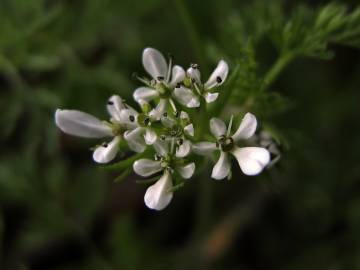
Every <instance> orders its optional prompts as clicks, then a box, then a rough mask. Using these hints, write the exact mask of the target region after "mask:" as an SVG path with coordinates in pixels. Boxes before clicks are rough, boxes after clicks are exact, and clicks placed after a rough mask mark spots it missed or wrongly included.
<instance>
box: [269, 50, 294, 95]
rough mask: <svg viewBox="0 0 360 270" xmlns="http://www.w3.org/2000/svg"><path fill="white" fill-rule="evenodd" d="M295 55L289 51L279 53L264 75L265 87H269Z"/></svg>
mask: <svg viewBox="0 0 360 270" xmlns="http://www.w3.org/2000/svg"><path fill="white" fill-rule="evenodd" d="M294 57H295V55H294V54H293V53H290V52H284V53H282V54H280V56H279V58H278V59H277V61H276V62H275V64H274V65H273V66H272V68H271V69H270V70H269V71H268V73H267V74H266V75H265V79H264V81H265V87H266V88H267V87H269V86H270V85H271V84H272V83H273V82H274V81H275V80H276V78H277V77H278V76H279V74H280V73H281V72H282V71H283V70H284V68H285V67H286V66H287V65H288V64H289V63H290V62H291V61H292V60H293V59H294Z"/></svg>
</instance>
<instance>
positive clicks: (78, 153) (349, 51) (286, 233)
mask: <svg viewBox="0 0 360 270" xmlns="http://www.w3.org/2000/svg"><path fill="white" fill-rule="evenodd" d="M327 3H329V1H283V3H282V4H281V3H280V1H265V0H257V1H230V0H224V1H162V0H147V1H130V0H124V1H117V0H102V1H100V0H88V1H85V0H83V1H66V0H63V1H45V0H34V1H22V0H11V1H10V0H8V1H6V0H1V1H0V89H1V90H0V93H1V94H0V120H1V121H0V132H1V133H0V140H1V150H0V269H6V270H7V269H10V270H17V269H31V270H39V269H40V270H41V269H57V270H70V269H87V270H91V269H105V270H106V269H145V268H146V269H250V270H260V269H269V270H270V269H277V270H278V269H291V270H298V269H299V270H300V269H307V270H312V269H314V270H315V269H329V270H335V269H360V197H359V192H360V182H359V181H360V166H359V165H358V164H359V161H360V121H359V117H360V105H359V103H360V91H359V90H360V76H359V74H360V61H359V60H360V51H359V50H358V49H356V48H355V47H354V46H349V44H345V45H344V44H343V43H341V42H335V41H334V42H332V40H331V39H329V40H327V41H329V43H327V46H328V48H329V49H330V50H331V51H333V52H334V55H335V56H334V57H333V58H332V59H327V60H325V59H319V57H309V55H304V54H302V53H299V55H297V57H294V59H293V60H292V61H291V62H289V63H288V65H287V66H286V68H284V70H283V71H282V73H280V74H279V76H278V77H277V78H276V80H274V81H273V83H272V84H271V85H270V86H269V87H268V89H266V91H267V92H268V93H271V94H261V95H260V94H259V95H254V96H257V97H258V98H257V99H256V102H255V104H254V105H247V107H246V106H245V105H244V103H243V101H244V100H247V98H249V97H253V94H252V93H253V92H252V91H253V90H254V88H256V87H255V86H254V85H256V84H257V83H259V81H261V79H262V78H263V77H264V75H265V74H266V72H267V70H269V69H270V67H271V65H272V63H274V62H275V61H276V58H277V57H278V55H279V47H277V42H276V41H274V40H275V38H273V37H275V36H276V33H275V34H274V35H273V36H271V35H270V36H269V35H267V34H266V31H267V30H266V29H268V28H267V27H268V26H269V25H272V23H274V21H277V20H278V19H279V18H278V17H277V16H268V17H266V16H263V15H264V10H266V12H267V10H270V11H269V14H273V15H274V14H276V12H275V11H274V13H271V12H273V11H271V10H275V9H276V8H277V7H278V8H279V10H281V14H280V15H279V16H280V17H281V16H283V18H282V19H283V20H284V21H285V22H286V21H287V20H289V18H291V16H292V14H294V12H295V11H296V10H298V9H300V8H302V6H303V5H305V6H306V9H307V10H308V11H309V12H310V13H311V12H316V10H317V9H318V8H320V6H322V5H325V4H327ZM341 3H343V4H346V6H347V7H348V8H349V11H351V10H353V9H354V8H355V7H356V4H357V3H358V1H355V0H354V1H341ZM253 5H254V6H253ZM255 7H256V8H255ZM266 12H265V13H266ZM242 20H243V21H245V22H246V23H244V24H242V23H241V22H242ZM358 25H360V21H359V24H358ZM244 27H245V28H244ZM274 31H275V32H276V31H277V30H276V29H275V30H274ZM263 32H265V34H264V33H263ZM270 32H271V31H270ZM359 32H360V31H359ZM249 39H251V40H253V41H254V44H255V45H254V50H255V57H254V58H255V59H256V62H257V64H256V65H252V64H251V61H248V58H249V57H250V56H251V52H250V53H249V52H246V50H245V49H244V48H245V47H246V46H245V45H246V44H247V42H248V41H249ZM297 44H299V42H295V45H294V46H296V45H297ZM147 46H152V47H155V48H158V49H159V50H161V51H162V52H164V54H165V53H167V52H170V53H172V54H173V55H174V57H175V61H176V63H178V64H180V65H183V66H184V67H186V66H187V65H188V64H189V63H191V62H196V61H198V62H199V63H201V64H202V65H201V66H202V67H203V70H204V72H205V73H207V74H209V72H208V71H209V70H211V69H212V68H213V67H214V66H215V65H216V63H217V61H218V59H219V58H220V57H224V58H225V59H227V60H228V62H229V63H230V68H233V67H234V66H235V64H236V63H237V62H239V63H240V68H241V69H242V73H241V74H240V75H241V76H242V77H240V79H241V81H239V83H238V84H237V85H236V86H235V88H236V91H238V92H236V93H235V94H234V97H233V100H232V104H235V105H236V106H243V105H244V106H245V107H246V109H249V110H251V111H254V112H255V113H256V115H257V116H258V118H259V121H260V123H263V124H264V126H265V124H267V125H270V126H272V127H273V128H274V129H276V133H277V134H280V136H279V137H281V139H280V143H281V149H282V150H283V153H282V158H281V160H280V162H279V163H277V165H276V166H275V167H273V168H272V169H271V170H267V171H266V172H264V173H263V174H262V175H261V176H258V177H253V178H251V177H246V176H244V175H242V174H241V173H240V171H239V169H238V167H237V165H235V163H234V164H233V165H234V166H233V168H235V169H234V171H233V175H234V177H233V179H232V180H231V181H215V180H212V179H210V177H209V175H208V173H207V172H208V170H207V171H205V173H203V174H201V176H200V177H196V178H193V179H191V180H189V183H188V184H186V185H185V187H184V188H182V189H181V190H179V191H178V192H176V194H175V196H174V199H173V201H172V202H171V204H170V205H169V207H167V208H166V209H165V210H164V211H162V212H153V211H150V210H149V209H147V208H146V207H145V205H144V203H143V195H144V192H145V188H146V187H145V186H143V185H139V184H136V183H135V180H138V179H139V177H137V176H136V175H135V174H131V175H129V177H127V178H126V179H125V180H124V181H123V182H121V183H114V181H113V180H114V179H115V178H116V177H117V175H118V174H119V173H121V172H109V171H104V170H101V169H99V166H97V165H96V164H94V162H93V161H92V159H91V152H90V151H89V148H90V147H92V146H94V145H95V144H96V143H97V142H96V141H91V140H83V139H78V138H74V137H71V136H67V135H65V134H62V133H61V132H60V131H59V130H58V129H57V128H56V126H55V124H54V120H53V115H54V112H55V110H56V108H59V107H60V108H71V109H78V110H83V111H86V112H89V113H91V114H93V115H96V116H98V117H99V118H102V119H106V117H107V115H106V110H105V106H104V104H105V103H106V100H107V98H108V97H109V96H110V95H112V94H119V95H121V96H122V97H123V98H125V99H126V100H128V102H129V103H130V104H133V101H132V98H131V95H132V91H133V90H134V89H135V88H136V87H137V86H138V85H139V83H138V82H137V81H135V80H133V79H132V76H131V74H132V73H133V72H135V71H136V72H138V73H139V74H144V71H143V68H142V66H141V52H142V50H143V48H145V47H147ZM280 47H281V46H280ZM249 55H250V56H249ZM250 58H251V57H250ZM326 58H329V57H326ZM254 66H256V72H254V73H253V69H254ZM247 68H249V69H250V71H249V70H247ZM230 72H231V70H230ZM254 74H256V75H254ZM240 75H239V76H240ZM251 76H256V78H252V77H251ZM206 77H207V75H204V78H206ZM243 82H245V83H243ZM246 83H249V85H247V84H246ZM234 91H235V90H234ZM254 91H255V90H254ZM202 180H203V181H202Z"/></svg>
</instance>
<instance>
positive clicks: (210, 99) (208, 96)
mask: <svg viewBox="0 0 360 270" xmlns="http://www.w3.org/2000/svg"><path fill="white" fill-rule="evenodd" d="M218 96H219V93H209V92H207V93H206V94H205V95H204V98H205V101H206V102H207V103H211V102H214V101H215V100H217V98H218Z"/></svg>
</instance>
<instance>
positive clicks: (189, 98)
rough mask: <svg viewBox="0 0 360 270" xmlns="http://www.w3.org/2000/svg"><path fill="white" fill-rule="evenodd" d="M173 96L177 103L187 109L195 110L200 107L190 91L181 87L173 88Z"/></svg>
mask: <svg viewBox="0 0 360 270" xmlns="http://www.w3.org/2000/svg"><path fill="white" fill-rule="evenodd" d="M174 96H175V98H176V100H177V101H179V102H180V103H181V104H182V105H184V106H186V107H188V108H196V107H199V106H200V100H199V97H198V96H196V95H195V94H194V93H193V92H192V91H191V90H190V89H188V88H185V87H183V86H181V87H179V88H175V90H174Z"/></svg>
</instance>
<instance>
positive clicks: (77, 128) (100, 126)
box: [55, 109, 113, 138]
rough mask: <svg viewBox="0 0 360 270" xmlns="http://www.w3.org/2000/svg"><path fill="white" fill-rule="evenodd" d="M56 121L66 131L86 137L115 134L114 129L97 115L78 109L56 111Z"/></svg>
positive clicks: (101, 136)
mask: <svg viewBox="0 0 360 270" xmlns="http://www.w3.org/2000/svg"><path fill="white" fill-rule="evenodd" d="M55 123H56V125H57V126H58V127H59V128H60V129H61V130H62V131H63V132H65V133H67V134H69V135H73V136H79V137H84V138H104V137H110V136H112V135H113V132H112V129H111V128H110V127H109V126H107V125H106V124H104V122H102V121H100V120H99V119H97V118H96V117H94V116H92V115H90V114H87V113H84V112H81V111H76V110H60V109H57V110H56V112H55Z"/></svg>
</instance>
